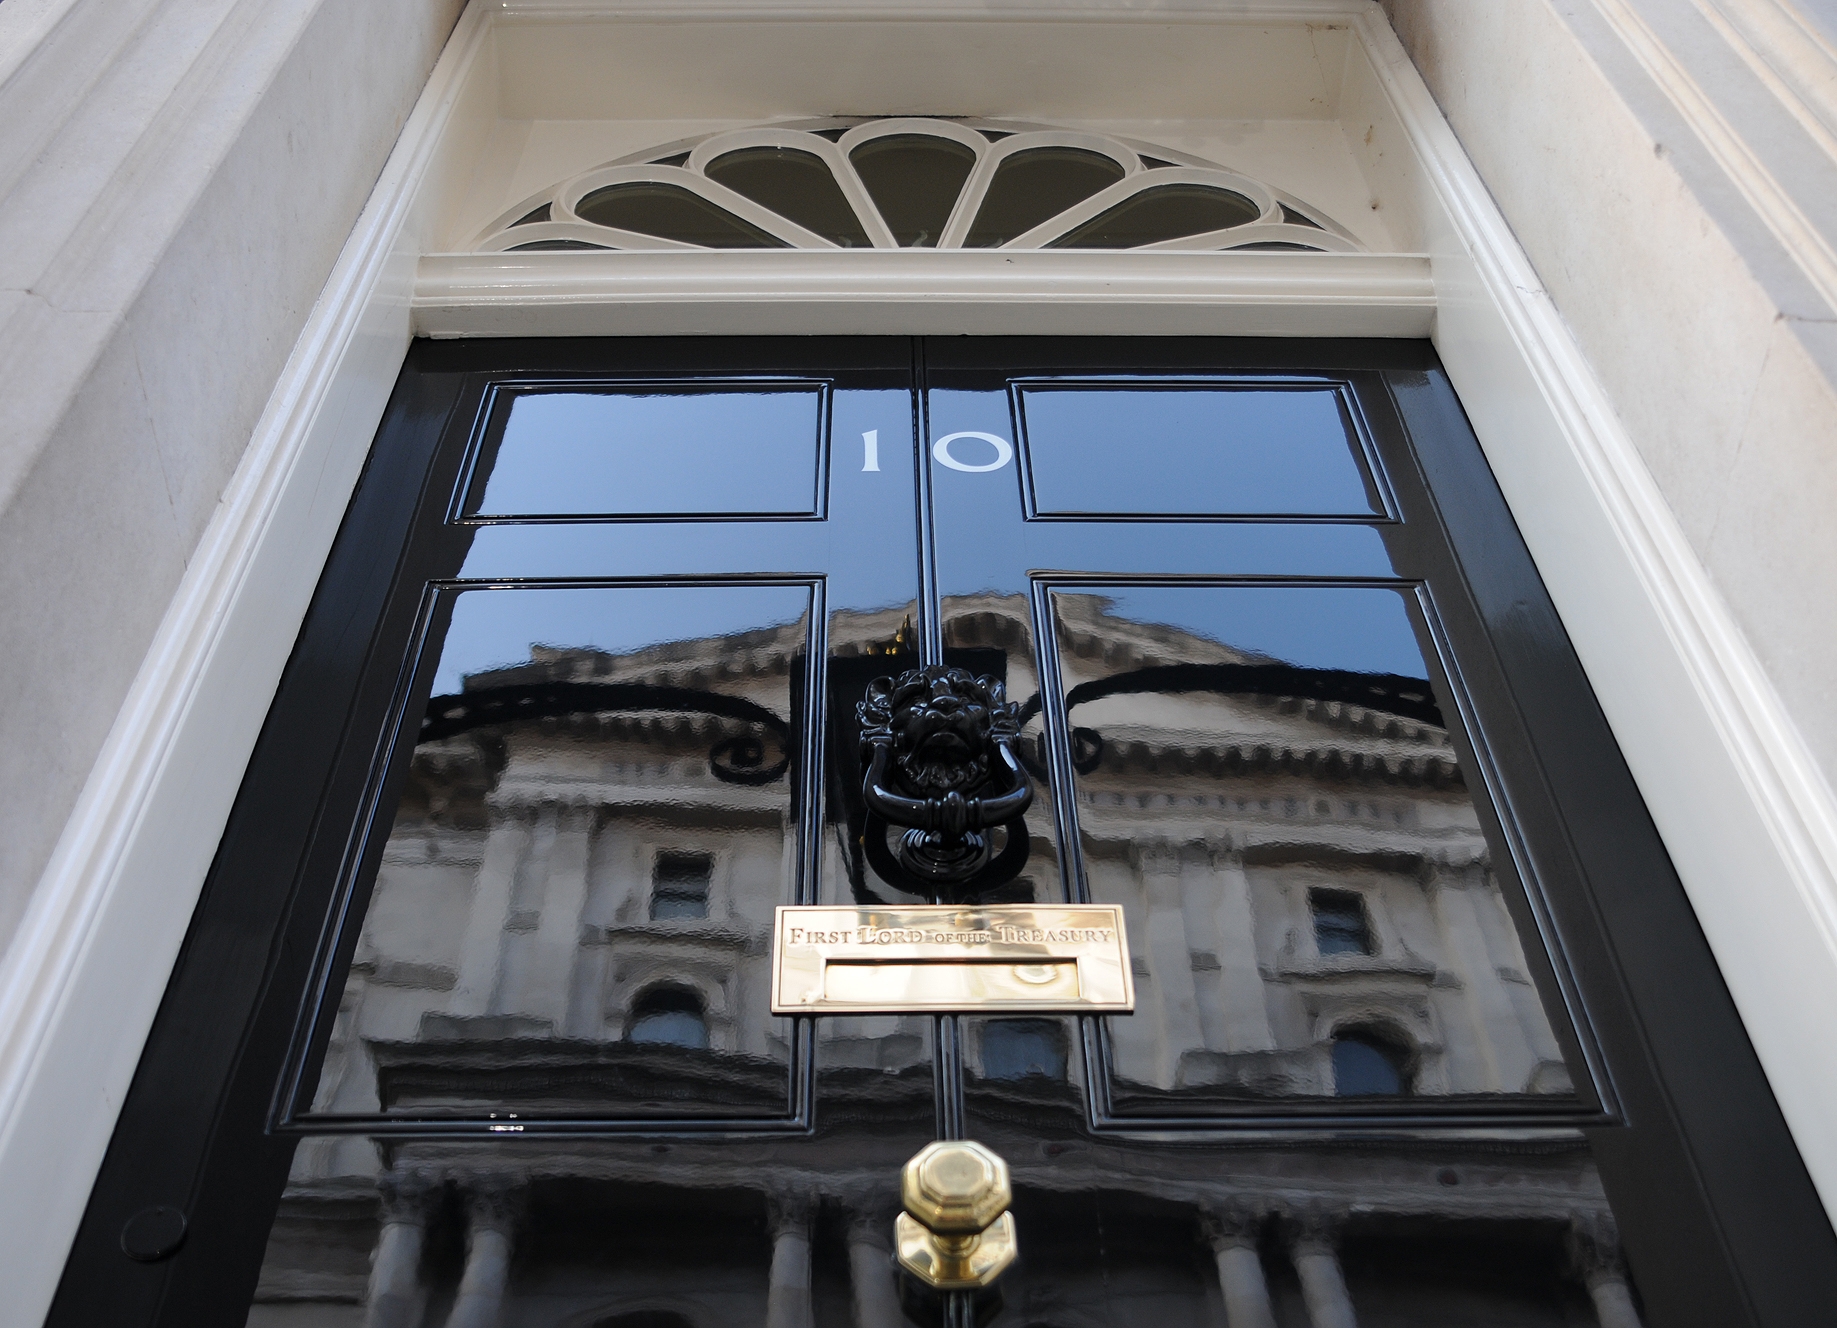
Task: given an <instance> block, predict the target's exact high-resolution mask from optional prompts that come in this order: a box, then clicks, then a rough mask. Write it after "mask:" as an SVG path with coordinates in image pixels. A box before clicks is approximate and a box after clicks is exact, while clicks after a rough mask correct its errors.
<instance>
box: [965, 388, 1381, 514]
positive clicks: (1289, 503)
mask: <svg viewBox="0 0 1837 1328" xmlns="http://www.w3.org/2000/svg"><path fill="white" fill-rule="evenodd" d="M1011 390H1012V392H1013V396H1014V421H1015V426H1016V430H1015V432H1016V441H1017V442H1018V443H1019V445H1020V448H1021V453H1022V462H1021V464H1022V471H1021V475H1022V479H1023V481H1024V483H1025V485H1026V498H1027V515H1029V516H1030V517H1036V518H1037V517H1052V516H1063V517H1079V516H1119V517H1146V518H1153V517H1165V518H1182V517H1184V518H1192V517H1205V516H1218V517H1255V516H1265V517H1282V516H1313V517H1335V516H1337V517H1346V518H1351V519H1356V520H1370V519H1371V518H1373V517H1377V516H1384V515H1386V512H1385V509H1384V505H1383V502H1382V500H1381V499H1380V497H1379V494H1378V490H1377V486H1376V485H1375V483H1374V482H1373V481H1372V478H1371V475H1370V472H1369V471H1368V469H1367V465H1366V446H1365V444H1364V440H1363V439H1362V438H1361V437H1360V430H1359V428H1358V426H1357V424H1356V420H1355V416H1354V414H1353V411H1352V403H1351V400H1350V395H1351V394H1350V393H1349V392H1348V391H1347V390H1346V387H1345V385H1343V384H1339V383H1332V382H1324V383H1310V382H1307V381H1306V380H1303V379H1278V380H1275V381H1271V382H1263V383H1259V382H1255V381H1253V380H1252V381H1246V380H1242V379H1238V380H1226V381H1210V382H1208V381H1206V380H1203V379H1190V380H1184V381H1183V380H1180V379H1171V378H1170V379H1166V380H1162V381H1158V382H1157V381H1153V380H1142V379H1128V380H1121V381H1112V382H1103V381H1092V380H1086V379H1078V378H1072V377H1069V376H1068V377H1066V378H1062V379H1044V380H1040V381H1037V382H1031V383H1028V382H1021V383H1016V384H1014V386H1013V388H1012V389H1011ZM940 445H942V446H945V447H947V448H948V447H949V446H950V444H948V443H945V444H940ZM953 459H955V458H954V455H953Z"/></svg>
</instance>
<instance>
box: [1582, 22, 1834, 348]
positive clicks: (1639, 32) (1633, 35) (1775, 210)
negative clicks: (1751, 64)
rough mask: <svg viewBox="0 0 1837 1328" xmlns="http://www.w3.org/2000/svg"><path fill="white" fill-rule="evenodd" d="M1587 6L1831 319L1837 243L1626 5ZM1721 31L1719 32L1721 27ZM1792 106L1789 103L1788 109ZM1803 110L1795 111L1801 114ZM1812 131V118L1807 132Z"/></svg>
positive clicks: (1821, 135)
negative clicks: (1668, 103)
mask: <svg viewBox="0 0 1837 1328" xmlns="http://www.w3.org/2000/svg"><path fill="white" fill-rule="evenodd" d="M1594 5H1595V8H1596V9H1598V10H1599V11H1600V12H1601V16H1602V17H1603V18H1604V19H1606V20H1607V24H1608V26H1609V27H1610V28H1612V29H1613V31H1614V34H1615V35H1616V36H1618V37H1619V38H1620V40H1621V41H1622V42H1624V43H1625V44H1626V47H1627V49H1628V50H1629V51H1631V52H1632V53H1633V57H1634V59H1636V60H1638V61H1639V65H1640V68H1642V69H1644V70H1645V72H1646V74H1647V76H1648V77H1649V78H1651V79H1652V81H1653V82H1654V83H1656V84H1657V85H1658V86H1659V88H1660V89H1661V90H1662V91H1663V92H1664V94H1665V95H1666V96H1667V97H1668V98H1670V100H1671V103H1672V105H1673V106H1675V107H1676V108H1677V110H1678V113H1679V114H1680V115H1682V116H1683V117H1684V120H1685V122H1686V123H1687V124H1689V126H1690V127H1691V130H1692V131H1693V132H1694V133H1695V134H1696V135H1697V137H1698V138H1699V139H1700V140H1702V142H1703V145H1704V147H1705V148H1707V149H1708V150H1709V153H1710V156H1711V157H1712V158H1714V160H1715V162H1716V164H1717V165H1718V166H1720V167H1721V168H1722V170H1723V171H1724V173H1726V174H1727V175H1728V177H1729V179H1730V180H1731V181H1733V182H1734V184H1735V187H1736V188H1737V189H1738V190H1740V191H1741V195H1742V197H1743V198H1744V199H1746V200H1747V202H1748V205H1749V206H1750V207H1751V208H1753V209H1754V212H1755V215H1756V216H1757V217H1759V218H1760V220H1761V221H1762V222H1763V223H1765V225H1766V227H1767V229H1768V230H1769V231H1771V232H1772V233H1773V236H1774V238H1775V239H1776V240H1777V241H1779V243H1780V245H1781V247H1783V248H1784V249H1785V250H1786V252H1787V253H1788V254H1790V255H1791V256H1792V259H1793V261H1794V262H1795V263H1797V264H1798V266H1799V269H1800V271H1802V272H1803V273H1804V274H1805V277H1806V280H1808V281H1809V282H1811V284H1812V286H1813V288H1814V289H1815V290H1816V291H1817V292H1818V294H1819V296H1820V297H1821V298H1822V299H1823V301H1824V303H1825V305H1826V306H1827V307H1828V308H1829V309H1831V310H1832V311H1833V312H1837V243H1833V241H1832V239H1831V238H1829V237H1827V236H1826V235H1825V234H1824V232H1823V231H1822V230H1821V229H1820V227H1819V225H1818V222H1817V220H1816V219H1814V218H1813V217H1811V216H1809V215H1807V213H1806V212H1805V210H1804V209H1803V208H1801V207H1800V206H1799V201H1798V199H1797V198H1796V197H1795V196H1794V193H1793V190H1792V189H1791V188H1790V187H1789V185H1788V184H1787V182H1785V181H1782V180H1781V179H1779V178H1778V177H1777V176H1776V175H1775V174H1774V172H1773V171H1772V170H1770V169H1769V168H1768V165H1767V162H1766V160H1765V159H1764V157H1763V155H1762V153H1761V151H1759V150H1758V149H1757V146H1756V145H1755V144H1753V143H1751V142H1750V141H1749V140H1748V139H1747V138H1746V137H1744V135H1743V134H1742V132H1741V129H1740V128H1739V127H1738V126H1737V125H1735V124H1733V123H1731V121H1730V120H1729V119H1728V117H1727V116H1725V115H1724V114H1723V113H1722V110H1721V109H1720V107H1719V106H1718V99H1717V98H1716V97H1715V96H1714V95H1712V94H1711V92H1710V91H1709V90H1708V89H1706V88H1704V87H1703V86H1702V85H1701V84H1700V83H1699V82H1698V81H1697V79H1696V78H1694V77H1693V76H1692V74H1691V72H1690V69H1689V68H1688V66H1687V65H1686V64H1685V62H1684V61H1683V60H1681V59H1680V58H1679V57H1678V56H1677V55H1676V54H1675V53H1674V52H1673V51H1672V50H1671V48H1670V47H1668V46H1667V45H1666V44H1665V42H1664V41H1662V40H1661V39H1660V37H1659V36H1658V34H1657V33H1656V32H1654V31H1653V30H1652V28H1651V27H1650V26H1649V25H1648V24H1647V23H1646V21H1645V19H1644V18H1643V17H1642V16H1641V15H1640V13H1639V11H1638V9H1637V8H1635V7H1634V5H1633V4H1631V3H1630V2H1629V0H1594ZM1723 26H1724V27H1725V28H1726V24H1725V25H1723ZM1725 35H1727V34H1726V33H1725ZM1775 82H1776V87H1775V88H1774V91H1775V92H1776V94H1777V93H1778V92H1779V91H1783V90H1784V89H1783V88H1781V87H1779V86H1777V80H1775ZM1795 100H1796V99H1795ZM1791 104H1792V103H1791V101H1789V102H1788V105H1789V107H1790V106H1791ZM1804 109H1805V108H1804V107H1803V105H1802V103H1801V104H1800V110H1801V111H1803V110H1804ZM1800 118H1801V121H1802V122H1803V119H1804V118H1805V117H1804V116H1803V115H1802V114H1801V117H1800ZM1817 123H1818V122H1817V120H1816V119H1815V118H1813V119H1812V124H1814V125H1817ZM1818 128H1819V139H1820V142H1823V141H1824V140H1827V139H1828V138H1829V137H1830V136H1829V134H1828V133H1825V132H1823V130H1822V126H1818ZM1827 151H1828V149H1827Z"/></svg>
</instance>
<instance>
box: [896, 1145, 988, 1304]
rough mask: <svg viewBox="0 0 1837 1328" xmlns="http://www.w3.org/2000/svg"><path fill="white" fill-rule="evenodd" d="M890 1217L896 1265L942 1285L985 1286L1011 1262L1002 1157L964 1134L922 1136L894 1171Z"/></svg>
mask: <svg viewBox="0 0 1837 1328" xmlns="http://www.w3.org/2000/svg"><path fill="white" fill-rule="evenodd" d="M900 1196H901V1198H903V1199H904V1200H905V1204H906V1211H905V1212H903V1213H901V1214H900V1215H899V1216H898V1218H896V1219H895V1220H894V1223H893V1235H894V1241H893V1244H894V1249H895V1250H897V1251H898V1254H899V1262H900V1266H901V1267H902V1268H904V1269H906V1271H908V1272H910V1273H911V1274H912V1275H913V1276H914V1277H917V1278H918V1279H919V1280H920V1281H922V1282H924V1283H925V1284H926V1285H928V1286H934V1287H937V1288H939V1289H940V1290H944V1291H959V1290H969V1289H972V1288H975V1287H985V1286H987V1285H989V1283H991V1282H993V1281H994V1280H995V1279H996V1278H997V1277H999V1276H1001V1272H1002V1270H1003V1269H1004V1268H1006V1267H1007V1266H1008V1265H1009V1264H1011V1263H1013V1262H1014V1255H1015V1253H1016V1246H1015V1242H1014V1215H1013V1214H1012V1213H1010V1212H1008V1204H1009V1202H1010V1200H1011V1199H1012V1198H1013V1190H1012V1188H1011V1187H1010V1185H1009V1183H1008V1164H1007V1163H1006V1162H1004V1161H1002V1160H1001V1158H1000V1157H999V1156H997V1155H996V1154H995V1153H993V1152H991V1151H990V1150H989V1149H987V1148H984V1147H983V1146H982V1145H981V1144H978V1143H971V1142H970V1141H969V1140H967V1139H962V1140H940V1141H938V1142H937V1143H932V1144H927V1145H925V1147H923V1148H921V1149H920V1150H919V1151H918V1154H917V1155H916V1156H914V1157H913V1159H912V1160H911V1161H910V1162H908V1163H906V1169H905V1172H904V1173H903V1175H902V1176H901V1178H900Z"/></svg>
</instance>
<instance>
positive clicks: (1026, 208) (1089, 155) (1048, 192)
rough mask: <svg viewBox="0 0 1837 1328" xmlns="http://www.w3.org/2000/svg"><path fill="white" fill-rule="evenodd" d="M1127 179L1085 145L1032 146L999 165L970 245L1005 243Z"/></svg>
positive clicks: (989, 246) (966, 243)
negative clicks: (1084, 146) (1062, 146)
mask: <svg viewBox="0 0 1837 1328" xmlns="http://www.w3.org/2000/svg"><path fill="white" fill-rule="evenodd" d="M1122 178H1123V168H1122V167H1121V166H1119V165H1118V164H1117V163H1116V162H1115V161H1114V160H1112V159H1111V158H1109V157H1106V156H1105V155H1104V154H1103V153H1101V152H1089V151H1086V150H1085V149H1083V148H1033V149H1030V150H1029V151H1026V152H1017V153H1015V154H1014V155H1013V156H1012V157H1009V158H1007V159H1006V160H1004V161H1003V162H1002V164H1001V165H1000V166H998V167H996V169H995V178H994V179H993V180H990V181H989V192H988V193H987V194H985V195H983V199H982V207H981V208H980V209H979V210H978V211H977V213H976V224H975V225H973V226H971V227H970V233H969V236H968V238H966V239H965V240H964V241H963V245H964V247H965V248H966V249H992V248H994V247H995V246H996V245H1000V244H1006V243H1007V242H1008V241H1009V240H1012V239H1013V238H1014V237H1015V236H1017V235H1021V234H1024V233H1025V232H1027V231H1030V230H1032V229H1033V228H1034V227H1035V226H1038V225H1039V224H1040V223H1041V222H1043V221H1045V220H1047V219H1048V218H1050V217H1056V216H1058V215H1059V214H1060V213H1061V212H1063V211H1065V209H1066V208H1068V207H1071V206H1072V205H1073V204H1075V203H1082V202H1084V200H1085V199H1087V198H1089V197H1090V196H1091V195H1092V194H1094V193H1096V192H1097V191H1098V190H1100V189H1107V188H1108V187H1109V186H1111V185H1113V184H1115V183H1116V182H1117V181H1118V180H1120V179H1122Z"/></svg>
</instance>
